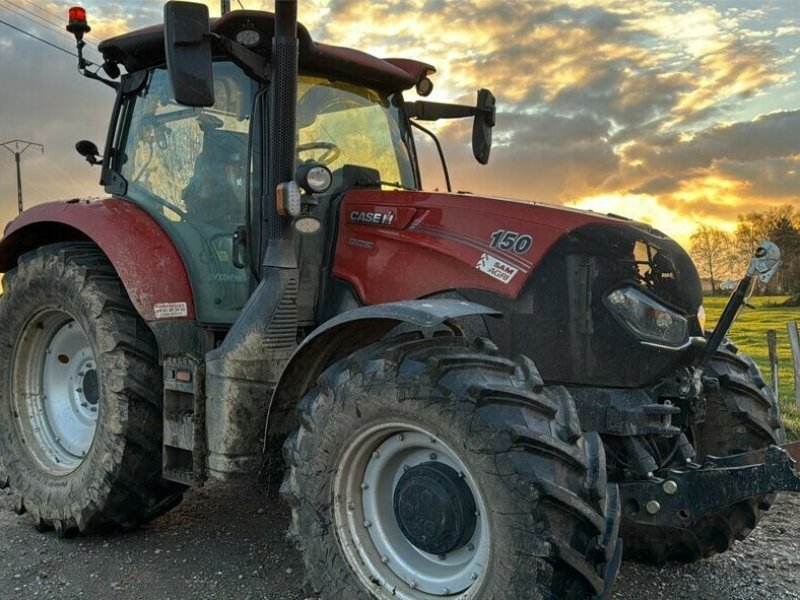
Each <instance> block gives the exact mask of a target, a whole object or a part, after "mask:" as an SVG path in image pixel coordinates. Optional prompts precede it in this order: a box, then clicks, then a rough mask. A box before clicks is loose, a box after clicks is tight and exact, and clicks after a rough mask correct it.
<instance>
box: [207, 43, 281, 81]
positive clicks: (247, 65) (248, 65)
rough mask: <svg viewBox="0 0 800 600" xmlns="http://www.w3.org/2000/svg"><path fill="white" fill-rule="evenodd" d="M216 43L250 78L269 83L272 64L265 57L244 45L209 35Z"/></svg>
mask: <svg viewBox="0 0 800 600" xmlns="http://www.w3.org/2000/svg"><path fill="white" fill-rule="evenodd" d="M207 35H208V36H209V38H211V39H212V40H213V41H214V42H216V43H217V44H219V46H220V47H221V48H222V50H223V52H225V54H227V55H228V56H230V57H231V59H233V62H234V63H236V64H237V65H238V66H239V67H240V68H241V69H242V70H243V71H244V72H245V73H246V74H247V75H248V76H250V77H252V78H253V79H257V80H258V81H260V82H261V83H267V82H268V81H269V78H270V77H269V76H270V71H271V68H270V64H269V63H268V62H267V61H266V60H265V59H264V57H263V56H261V55H259V54H256V53H255V52H253V51H252V50H250V49H249V48H246V47H245V46H243V45H242V44H239V43H237V42H234V41H233V40H231V39H228V38H226V37H223V36H221V35H219V34H216V33H209V34H207Z"/></svg>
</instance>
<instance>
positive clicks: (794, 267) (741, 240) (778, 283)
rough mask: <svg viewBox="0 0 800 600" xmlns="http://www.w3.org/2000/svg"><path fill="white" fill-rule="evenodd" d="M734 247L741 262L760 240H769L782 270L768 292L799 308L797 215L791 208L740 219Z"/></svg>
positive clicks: (799, 227) (799, 215) (799, 226)
mask: <svg viewBox="0 0 800 600" xmlns="http://www.w3.org/2000/svg"><path fill="white" fill-rule="evenodd" d="M735 239H736V242H735V245H736V247H737V253H738V254H739V255H740V256H741V257H742V258H744V259H747V258H749V257H750V255H751V254H752V252H753V250H754V249H755V248H756V247H757V246H758V244H759V243H760V242H761V241H762V240H771V241H773V242H775V243H776V244H777V245H778V247H779V248H780V249H781V255H782V260H783V266H782V267H781V269H780V270H779V271H778V274H777V275H776V276H775V278H774V279H773V282H772V283H770V285H769V287H768V288H767V291H768V292H770V293H784V294H790V295H792V296H793V300H794V303H795V304H800V211H799V210H797V209H795V208H794V207H792V206H791V205H786V206H782V207H779V208H773V209H771V210H768V211H764V212H758V213H747V214H745V215H739V217H738V225H737V228H736V235H735Z"/></svg>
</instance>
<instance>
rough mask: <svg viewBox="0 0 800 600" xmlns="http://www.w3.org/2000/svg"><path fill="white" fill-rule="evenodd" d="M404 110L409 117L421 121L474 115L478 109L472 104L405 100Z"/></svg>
mask: <svg viewBox="0 0 800 600" xmlns="http://www.w3.org/2000/svg"><path fill="white" fill-rule="evenodd" d="M406 112H408V116H409V117H410V118H414V119H419V120H421V121H438V120H439V119H463V118H465V117H474V116H475V115H476V114H478V109H477V108H476V107H474V106H465V105H463V104H445V103H443V102H428V101H427V100H417V101H416V102H406Z"/></svg>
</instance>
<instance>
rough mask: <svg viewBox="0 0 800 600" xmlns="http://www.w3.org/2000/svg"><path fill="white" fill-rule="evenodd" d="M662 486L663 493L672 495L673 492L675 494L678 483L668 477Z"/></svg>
mask: <svg viewBox="0 0 800 600" xmlns="http://www.w3.org/2000/svg"><path fill="white" fill-rule="evenodd" d="M662 488H663V490H664V493H665V494H667V495H669V496H672V495H673V494H675V492H677V491H678V484H677V483H676V482H674V481H672V480H671V479H670V480H668V481H665V482H664V485H663V486H662Z"/></svg>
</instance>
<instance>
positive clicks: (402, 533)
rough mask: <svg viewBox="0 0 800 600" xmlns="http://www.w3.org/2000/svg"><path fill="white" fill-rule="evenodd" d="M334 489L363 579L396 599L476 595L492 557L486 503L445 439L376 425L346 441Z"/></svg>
mask: <svg viewBox="0 0 800 600" xmlns="http://www.w3.org/2000/svg"><path fill="white" fill-rule="evenodd" d="M333 487H334V514H335V519H336V526H337V530H338V533H339V540H340V543H341V544H342V546H343V549H344V552H345V554H346V556H347V557H348V558H347V560H348V562H349V563H350V566H351V567H352V568H353V569H354V571H355V572H356V573H357V575H358V577H359V578H360V579H361V581H362V583H364V585H369V586H374V585H376V584H377V585H379V586H381V587H382V588H383V589H384V590H386V591H387V593H388V594H389V595H391V597H392V598H396V599H397V600H417V599H418V598H422V597H424V598H438V597H452V598H467V597H476V596H474V592H472V591H471V588H472V589H474V590H477V589H480V586H481V585H482V583H481V582H482V580H483V577H484V574H485V573H486V570H487V567H488V564H489V563H490V558H489V552H490V550H489V549H490V547H491V543H490V531H489V526H488V525H489V524H488V521H487V517H486V515H487V508H486V504H485V501H484V498H483V496H482V494H481V493H480V490H479V489H478V487H477V486H476V484H475V480H474V478H473V477H472V475H471V474H470V472H469V469H468V468H467V466H466V464H465V463H464V462H463V461H462V460H461V459H460V457H459V454H458V452H457V451H456V450H454V449H453V447H451V446H449V445H448V444H446V443H445V442H444V440H442V439H440V438H438V437H437V436H436V435H434V434H432V433H431V432H429V431H426V430H424V429H423V428H422V427H420V426H419V425H417V424H410V423H403V422H395V421H391V422H386V423H377V424H375V425H373V426H372V427H370V428H368V429H366V430H364V431H363V432H361V433H360V434H359V435H358V437H357V438H355V439H353V440H351V443H350V444H348V446H347V448H346V449H345V451H344V453H343V456H342V457H341V459H340V462H339V464H338V467H337V471H336V475H335V477H334V484H333ZM471 593H472V594H473V595H472V596H470V594H471ZM382 597H383V596H382Z"/></svg>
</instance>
